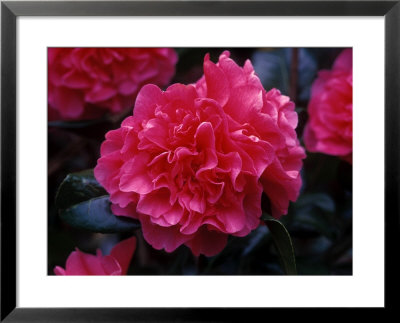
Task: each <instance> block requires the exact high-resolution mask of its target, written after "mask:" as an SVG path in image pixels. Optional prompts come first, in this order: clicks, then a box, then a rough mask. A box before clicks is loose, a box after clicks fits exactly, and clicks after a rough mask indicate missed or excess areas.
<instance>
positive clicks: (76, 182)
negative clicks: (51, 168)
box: [55, 169, 107, 209]
mask: <svg viewBox="0 0 400 323" xmlns="http://www.w3.org/2000/svg"><path fill="white" fill-rule="evenodd" d="M106 194H107V192H106V191H105V190H104V188H103V187H102V186H101V185H100V184H99V183H98V182H97V180H96V179H95V177H94V175H93V169H87V170H84V171H81V172H78V173H71V174H68V175H67V177H65V179H64V180H63V182H62V183H61V185H60V186H59V188H58V190H57V193H56V201H55V204H56V207H57V208H59V209H67V208H69V207H71V206H73V205H75V204H78V203H81V202H84V201H87V200H90V199H92V198H94V197H99V196H102V195H106Z"/></svg>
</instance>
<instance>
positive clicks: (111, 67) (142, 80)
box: [48, 48, 177, 120]
mask: <svg viewBox="0 0 400 323" xmlns="http://www.w3.org/2000/svg"><path fill="white" fill-rule="evenodd" d="M176 62H177V54H176V52H175V51H174V50H173V49H170V48H49V49H48V102H49V119H50V120H54V119H63V120H82V119H90V118H95V117H99V116H101V115H103V114H104V113H105V112H110V113H118V112H121V111H123V110H124V109H126V108H131V107H133V104H134V102H135V96H136V94H137V93H138V91H139V90H140V88H141V87H142V86H143V85H144V84H147V83H154V84H157V85H159V86H164V85H166V84H168V82H169V81H170V79H171V78H172V76H173V75H174V73H175V64H176Z"/></svg>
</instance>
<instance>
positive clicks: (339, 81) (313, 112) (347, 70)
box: [304, 49, 353, 163]
mask: <svg viewBox="0 0 400 323" xmlns="http://www.w3.org/2000/svg"><path fill="white" fill-rule="evenodd" d="M308 114H309V121H308V124H307V125H306V128H305V130H304V142H305V145H306V148H307V150H309V151H311V152H321V153H324V154H329V155H334V156H340V157H341V158H343V159H344V160H346V161H348V162H349V163H352V153H353V55H352V50H351V49H345V50H344V51H343V52H342V53H341V54H340V55H339V56H338V57H337V59H336V60H335V62H334V65H333V68H332V70H322V71H320V72H319V74H318V78H317V79H316V80H315V82H314V83H313V86H312V90H311V100H310V103H309V105H308Z"/></svg>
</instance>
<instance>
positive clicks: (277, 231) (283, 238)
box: [262, 214, 297, 275]
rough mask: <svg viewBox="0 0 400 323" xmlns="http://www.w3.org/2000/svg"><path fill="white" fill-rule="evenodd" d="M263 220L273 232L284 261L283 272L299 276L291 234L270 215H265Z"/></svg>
mask: <svg viewBox="0 0 400 323" xmlns="http://www.w3.org/2000/svg"><path fill="white" fill-rule="evenodd" d="M262 219H263V220H264V221H265V224H266V225H267V226H268V229H269V230H270V231H271V235H272V238H273V239H274V242H275V245H276V248H277V249H278V252H279V256H280V258H281V261H282V265H283V270H284V271H285V273H286V274H287V275H297V270H296V259H295V256H294V250H293V245H292V239H291V238H290V235H289V232H288V231H287V230H286V228H285V226H284V225H283V224H282V223H281V222H280V221H278V220H276V219H274V218H273V217H272V216H270V215H267V214H263V216H262Z"/></svg>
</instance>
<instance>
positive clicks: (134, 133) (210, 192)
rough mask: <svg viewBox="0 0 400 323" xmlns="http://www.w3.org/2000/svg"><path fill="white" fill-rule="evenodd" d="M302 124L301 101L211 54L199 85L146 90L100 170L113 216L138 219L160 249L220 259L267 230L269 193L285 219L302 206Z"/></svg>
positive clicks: (111, 138)
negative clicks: (232, 245)
mask: <svg viewBox="0 0 400 323" xmlns="http://www.w3.org/2000/svg"><path fill="white" fill-rule="evenodd" d="M296 126H297V114H296V112H295V111H294V104H293V103H292V102H290V100H289V98H288V97H286V96H283V95H281V93H280V92H279V91H278V90H276V89H273V90H271V91H269V92H266V91H265V89H264V88H263V87H262V85H261V83H260V80H259V78H258V77H257V76H256V75H255V72H254V69H253V67H252V65H251V63H250V61H247V62H246V63H245V65H244V67H243V68H242V67H239V66H238V65H237V64H236V63H235V62H234V61H233V60H232V59H230V58H229V52H224V53H223V54H222V55H221V56H220V58H219V62H218V63H217V64H214V63H212V62H211V61H210V59H209V56H208V55H207V56H206V57H205V60H204V76H203V77H202V78H201V79H200V80H199V81H198V82H197V83H196V84H191V85H183V84H174V85H171V86H170V87H168V88H167V90H166V91H164V92H163V91H161V90H160V89H159V88H158V87H157V86H155V85H146V86H144V87H143V88H142V89H141V91H140V92H139V94H138V97H137V100H136V104H135V108H134V114H133V116H131V117H128V118H126V119H125V120H124V121H123V122H122V125H121V127H120V128H118V129H116V130H112V131H110V132H108V133H107V134H106V140H105V142H104V143H103V144H102V146H101V157H100V159H99V160H98V163H97V166H96V168H95V170H94V172H95V176H96V178H97V180H98V181H99V182H100V183H101V184H102V185H103V186H104V188H105V189H106V190H107V191H108V192H109V194H110V200H111V202H112V203H113V204H112V210H113V212H114V214H117V215H124V216H129V217H133V218H136V219H139V220H140V222H141V225H142V231H143V235H144V238H145V240H146V241H147V242H148V243H150V244H151V245H152V246H153V247H154V248H156V249H165V250H166V251H167V252H171V251H173V250H175V249H176V248H177V247H179V246H180V245H182V244H185V245H186V246H188V247H189V248H190V249H191V250H192V252H193V253H194V254H195V255H199V254H204V255H206V256H212V255H215V254H217V253H219V252H220V251H221V250H222V249H223V248H224V247H225V245H226V242H227V238H228V236H229V235H234V236H239V237H243V236H246V235H248V234H249V233H250V232H251V231H252V230H254V229H255V228H257V227H258V226H259V224H260V217H261V213H262V212H261V195H262V192H263V191H264V192H265V193H266V194H267V195H268V197H269V198H270V200H271V208H272V214H273V216H275V217H277V218H278V217H280V216H281V215H282V214H285V213H286V212H287V208H288V205H289V201H294V200H296V199H297V196H298V194H299V190H300V186H301V177H300V174H299V171H300V168H301V167H302V159H303V158H304V157H305V154H304V150H303V148H302V147H300V145H299V141H298V139H297V135H296V132H295V128H296Z"/></svg>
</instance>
